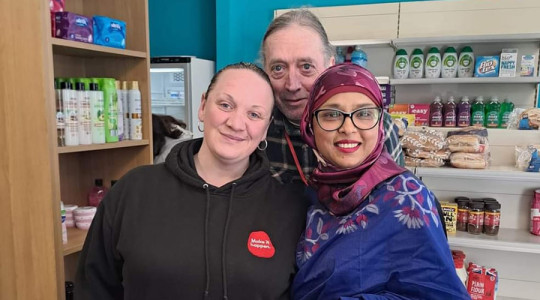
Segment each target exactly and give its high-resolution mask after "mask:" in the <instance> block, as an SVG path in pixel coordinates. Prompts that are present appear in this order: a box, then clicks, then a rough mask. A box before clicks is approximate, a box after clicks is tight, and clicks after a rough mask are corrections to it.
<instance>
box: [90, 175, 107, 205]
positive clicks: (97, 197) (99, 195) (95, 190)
mask: <svg viewBox="0 0 540 300" xmlns="http://www.w3.org/2000/svg"><path fill="white" fill-rule="evenodd" d="M94 184H95V185H94V186H93V187H92V189H90V192H89V193H88V205H90V206H95V207H97V206H99V203H101V201H102V200H103V198H105V195H106V194H107V191H108V190H107V188H106V187H104V186H103V179H101V178H98V179H96V180H95V181H94Z"/></svg>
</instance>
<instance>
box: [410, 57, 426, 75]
mask: <svg viewBox="0 0 540 300" xmlns="http://www.w3.org/2000/svg"><path fill="white" fill-rule="evenodd" d="M423 73H424V59H423V57H422V55H414V56H413V57H412V58H411V70H410V74H409V77H410V78H422V76H423V75H424V74H423Z"/></svg>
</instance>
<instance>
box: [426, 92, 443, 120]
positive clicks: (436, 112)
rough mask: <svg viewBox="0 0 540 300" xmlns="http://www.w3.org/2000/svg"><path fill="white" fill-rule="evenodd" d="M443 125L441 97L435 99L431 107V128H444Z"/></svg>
mask: <svg viewBox="0 0 540 300" xmlns="http://www.w3.org/2000/svg"><path fill="white" fill-rule="evenodd" d="M442 125H443V104H442V103H441V97H439V96H437V97H435V100H433V102H432V103H431V104H430V105H429V126H431V127H442Z"/></svg>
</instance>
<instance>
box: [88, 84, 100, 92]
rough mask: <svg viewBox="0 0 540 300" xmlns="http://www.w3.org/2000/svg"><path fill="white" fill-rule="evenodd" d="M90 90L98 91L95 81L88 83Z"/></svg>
mask: <svg viewBox="0 0 540 300" xmlns="http://www.w3.org/2000/svg"><path fill="white" fill-rule="evenodd" d="M90 90H91V91H99V85H98V84H97V83H95V82H92V83H90Z"/></svg>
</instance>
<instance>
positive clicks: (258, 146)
mask: <svg viewBox="0 0 540 300" xmlns="http://www.w3.org/2000/svg"><path fill="white" fill-rule="evenodd" d="M261 143H264V147H261ZM261 143H259V145H257V149H259V150H261V151H264V150H266V148H268V142H267V141H266V139H265V140H264V141H261Z"/></svg>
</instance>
